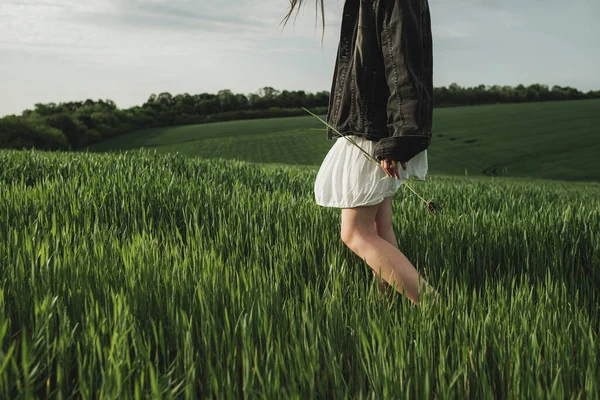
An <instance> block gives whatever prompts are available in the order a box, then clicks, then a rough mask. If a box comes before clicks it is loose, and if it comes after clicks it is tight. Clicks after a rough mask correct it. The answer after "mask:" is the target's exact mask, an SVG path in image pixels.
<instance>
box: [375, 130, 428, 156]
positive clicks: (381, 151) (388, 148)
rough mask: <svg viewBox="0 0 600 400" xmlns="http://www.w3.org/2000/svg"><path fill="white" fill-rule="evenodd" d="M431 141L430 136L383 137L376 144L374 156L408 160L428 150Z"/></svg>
mask: <svg viewBox="0 0 600 400" xmlns="http://www.w3.org/2000/svg"><path fill="white" fill-rule="evenodd" d="M430 143H431V138H430V137H428V136H422V135H414V136H390V137H387V138H383V139H381V140H380V141H379V142H377V145H376V146H375V150H374V154H373V157H375V158H376V159H377V160H378V161H380V160H383V159H388V160H394V161H400V162H408V161H409V160H410V159H411V158H413V157H414V156H416V155H417V154H419V153H420V152H422V151H424V150H426V149H427V148H428V147H429V144H430Z"/></svg>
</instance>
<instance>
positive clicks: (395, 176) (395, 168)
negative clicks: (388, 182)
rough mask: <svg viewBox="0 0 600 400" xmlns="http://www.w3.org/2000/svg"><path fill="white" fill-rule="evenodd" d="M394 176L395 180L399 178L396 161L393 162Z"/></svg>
mask: <svg viewBox="0 0 600 400" xmlns="http://www.w3.org/2000/svg"><path fill="white" fill-rule="evenodd" d="M391 164H392V175H393V177H394V178H397V177H398V164H397V163H396V161H392V163H391Z"/></svg>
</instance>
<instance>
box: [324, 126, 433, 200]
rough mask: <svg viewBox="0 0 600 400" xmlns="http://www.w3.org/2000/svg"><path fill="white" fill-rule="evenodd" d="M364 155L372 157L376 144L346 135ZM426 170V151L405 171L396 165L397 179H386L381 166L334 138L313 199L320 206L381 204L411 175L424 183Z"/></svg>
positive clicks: (342, 139) (416, 157)
mask: <svg viewBox="0 0 600 400" xmlns="http://www.w3.org/2000/svg"><path fill="white" fill-rule="evenodd" d="M349 137H350V138H351V139H354V141H355V142H356V143H357V144H358V145H359V146H360V147H361V148H362V149H363V150H365V151H366V152H367V153H368V154H371V155H372V154H373V151H374V149H375V145H376V144H377V143H376V142H374V141H372V140H368V139H365V138H363V137H359V136H354V135H353V136H349ZM427 169H428V161H427V150H424V151H422V152H421V153H419V154H417V155H416V156H414V157H413V158H411V159H410V160H409V161H408V162H407V163H406V171H405V170H403V169H402V167H401V166H400V163H398V172H399V175H400V179H395V178H390V177H388V176H387V175H386V174H385V172H384V171H383V169H382V168H381V166H379V165H378V164H375V163H373V162H372V161H369V160H368V159H367V157H366V156H365V155H364V154H363V153H362V152H361V151H360V149H358V148H356V146H354V145H353V144H352V143H350V142H349V141H348V140H347V139H344V138H342V137H340V138H337V139H335V143H334V144H333V146H332V147H331V149H330V150H329V152H328V153H327V155H326V156H325V159H324V160H323V163H322V164H321V168H320V169H319V172H318V173H317V178H316V179H315V187H314V190H315V200H316V203H317V204H318V205H320V206H323V207H338V208H353V207H360V206H371V205H375V204H379V203H381V202H382V201H383V200H384V199H385V198H386V197H390V196H394V194H395V193H396V191H397V190H398V189H399V188H400V186H402V182H403V181H405V180H408V178H409V177H410V176H414V177H415V178H416V179H418V180H425V177H426V175H427Z"/></svg>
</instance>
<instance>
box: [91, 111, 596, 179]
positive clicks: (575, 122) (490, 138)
mask: <svg viewBox="0 0 600 400" xmlns="http://www.w3.org/2000/svg"><path fill="white" fill-rule="evenodd" d="M599 126H600V100H583V101H565V102H551V103H525V104H508V105H506V104H505V105H488V106H472V107H459V108H442V109H438V110H436V111H435V115H434V136H433V141H432V145H431V147H430V149H429V150H428V151H429V163H430V173H432V174H441V175H465V174H467V175H496V176H518V177H532V178H544V179H559V180H581V181H598V180H600V128H599ZM323 128H324V126H323V125H322V124H321V123H320V122H319V121H318V120H317V119H315V118H314V117H311V116H306V117H292V118H279V119H265V120H250V121H233V122H220V123H212V124H203V125H190V126H179V127H168V128H159V129H149V130H142V131H137V132H132V133H130V134H127V135H123V136H119V137H115V138H113V139H109V140H106V141H103V142H100V143H97V144H95V145H93V146H91V147H89V148H88V150H89V151H92V152H105V151H111V152H112V151H122V150H131V149H138V148H146V149H151V150H152V149H155V150H156V151H157V152H161V153H164V152H179V153H181V154H183V155H185V156H190V157H203V158H215V157H219V158H226V159H236V160H244V161H251V162H256V163H276V164H294V165H309V166H318V165H319V164H320V163H321V161H322V160H323V158H324V156H325V154H326V153H327V151H328V150H329V148H330V147H331V145H332V144H333V142H332V141H328V140H327V139H326V134H325V132H324V130H323Z"/></svg>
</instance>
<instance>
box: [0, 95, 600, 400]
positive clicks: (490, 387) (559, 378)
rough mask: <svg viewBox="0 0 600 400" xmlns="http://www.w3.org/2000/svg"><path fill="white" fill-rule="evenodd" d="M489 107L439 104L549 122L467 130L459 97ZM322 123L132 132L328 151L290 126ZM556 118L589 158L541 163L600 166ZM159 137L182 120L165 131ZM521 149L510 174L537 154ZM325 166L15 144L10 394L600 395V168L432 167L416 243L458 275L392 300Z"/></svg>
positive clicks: (410, 222) (7, 318)
mask: <svg viewBox="0 0 600 400" xmlns="http://www.w3.org/2000/svg"><path fill="white" fill-rule="evenodd" d="M598 104H599V103H597V102H596V103H594V102H589V103H576V102H574V103H573V106H572V107H573V108H572V110H579V111H578V112H580V113H581V115H583V114H585V113H584V112H583V111H582V110H583V109H586V107H588V108H593V106H597V105H598ZM522 107H523V108H522V109H520V110H530V111H532V110H536V107H554V105H544V106H541V105H539V106H538V105H532V106H527V107H525V106H522ZM578 107H579V108H578ZM501 108H502V107H498V109H501ZM487 109H492V108H485V107H482V108H473V109H472V110H467V109H464V110H442V111H443V112H441V111H440V113H438V118H439V120H438V121H440V122H439V123H441V122H442V121H445V122H444V123H445V124H447V126H448V127H450V126H454V128H453V129H454V130H452V133H450V131H451V130H450V129H449V128H448V129H447V130H446V134H448V135H452V136H453V137H457V138H458V137H459V136H460V140H463V139H465V138H466V137H467V136H468V137H471V135H479V136H478V137H479V138H480V140H481V143H480V144H481V147H480V148H481V150H482V151H483V150H484V149H488V150H490V149H492V148H496V149H500V148H501V145H500V143H505V146H506V148H505V149H504V151H506V152H507V153H506V154H508V152H509V150H508V149H509V147H510V146H512V144H510V143H512V142H511V141H512V140H515V143H517V142H518V140H520V139H523V137H522V135H524V134H528V133H530V132H532V131H533V130H535V128H536V126H535V124H533V123H531V125H530V123H527V124H524V123H522V121H523V120H526V119H527V115H529V113H527V112H526V111H523V115H519V116H515V117H514V122H510V123H511V124H512V126H514V127H517V126H519V127H520V131H519V132H511V133H510V134H509V133H506V138H505V139H506V140H503V139H502V138H500V137H497V138H495V139H492V138H491V136H492V132H491V131H492V130H494V129H496V130H498V129H501V128H500V127H501V126H505V124H507V123H508V122H506V121H505V119H504V118H501V117H498V121H497V124H492V123H490V122H489V121H488V125H487V126H488V128H486V132H479V133H473V132H472V131H469V133H468V134H467V133H466V132H468V130H467V128H465V131H464V132H465V133H464V136H461V135H462V133H461V132H463V131H461V130H460V129H459V128H458V125H459V122H460V118H461V117H459V116H460V115H462V117H464V116H465V115H464V113H478V112H485V110H487ZM511 109H512V108H510V107H507V108H506V110H511ZM566 109H567V110H569V108H568V107H567V108H566ZM512 110H516V109H512ZM544 110H546V111H543V112H541V111H540V114H538V116H540V118H541V115H546V118H548V119H551V118H552V112H550V111H549V110H550V109H546V108H544ZM446 112H447V113H455V114H453V117H450V114H448V115H447V116H446V117H444V113H446ZM461 113H462V114H461ZM509 114H511V113H510V112H508V111H507V114H506V116H507V115H509ZM506 116H505V117H506ZM597 117H598V116H595V117H594V118H597ZM572 120H574V121H577V120H576V119H575V118H572ZM303 121H304V122H303ZM307 121H309V120H306V119H296V120H293V119H290V120H289V123H290V125H289V126H288V128H285V129H287V130H284V131H282V129H284V128H282V127H281V124H280V123H278V124H277V126H278V127H277V128H273V129H272V130H268V129H264V126H266V125H263V128H261V129H262V130H263V131H264V134H265V137H270V136H269V135H271V136H276V137H277V138H280V139H281V142H280V143H281V146H282V147H280V149H286V151H287V152H284V151H283V150H282V151H281V152H278V151H277V150H276V149H274V148H271V149H268V148H266V149H263V148H262V147H261V144H260V143H257V141H256V140H250V139H248V140H246V139H247V138H245V137H244V136H243V131H244V130H246V132H247V131H249V130H252V129H255V130H256V131H259V130H260V129H259V128H257V127H253V125H252V123H249V122H244V123H234V125H235V124H238V125H237V128H236V129H237V130H236V132H240V133H235V132H233V131H228V129H230V128H228V126H233V125H227V124H215V125H212V128H211V129H214V138H212V139H209V138H208V137H207V135H209V130H206V131H202V129H203V128H201V127H186V128H173V129H169V130H162V132H163V133H160V132H161V131H155V132H154V133H152V132H150V133H148V132H146V133H143V135H147V136H144V137H145V139H143V140H142V133H137V134H133V135H127V136H124V137H121V138H118V139H116V141H121V144H122V147H127V146H125V144H126V140H130V141H131V142H130V143H133V142H134V141H137V143H138V144H142V143H144V144H145V145H146V146H147V145H148V144H150V143H153V144H154V145H156V146H157V148H158V149H160V150H161V151H162V150H167V149H171V148H173V147H172V146H179V147H178V148H179V149H183V150H188V154H190V155H191V154H194V155H196V154H197V155H207V154H209V155H211V156H214V155H222V154H226V153H227V152H231V153H232V154H239V155H241V156H243V157H247V158H252V157H254V156H255V154H256V152H259V151H265V153H261V154H263V155H265V156H266V155H267V154H268V155H269V156H270V157H272V158H271V161H274V162H275V161H276V162H287V161H290V158H289V157H292V156H293V155H294V154H296V155H297V156H298V157H306V162H305V164H311V163H315V162H317V161H318V158H319V156H318V155H317V152H316V151H317V150H315V149H317V147H315V148H312V150H311V148H310V147H303V146H308V141H307V142H302V141H301V142H302V143H304V144H299V145H298V146H295V147H294V146H292V145H293V144H294V143H296V141H297V140H298V136H301V135H310V133H307V132H305V129H307V127H308V126H311V124H312V122H307ZM516 121H519V122H516ZM300 122H303V123H304V125H303V126H302V127H301V128H295V127H294V124H295V123H298V124H299V123H300ZM257 123H260V122H257ZM263 124H264V123H263ZM452 124H453V125H452ZM473 124H474V123H473ZM577 124H579V122H573V123H572V124H570V126H565V129H566V128H573V129H574V130H575V128H577V127H574V125H577ZM581 124H582V123H581ZM473 126H474V125H473ZM244 127H246V128H244ZM241 128H244V129H241ZM207 129H208V128H207ZM219 129H221V131H219ZM231 129H233V128H231ZM294 129H297V130H296V131H294ZM469 129H471V127H469ZM577 129H579V132H580V133H581V135H583V133H582V132H585V131H586V129H585V128H584V127H583V125H580V126H579V127H578V128H577ZM198 132H200V133H202V132H204V133H203V135H204V138H203V139H202V140H197V139H194V138H195V135H198ZM227 132H229V134H230V136H227ZM285 132H287V135H288V136H285V135H282V133H285ZM294 132H295V133H294ZM553 132H557V133H552V134H550V133H548V137H549V138H552V139H549V140H555V141H556V140H559V138H561V137H562V138H564V139H565V141H564V142H562V141H561V142H560V144H561V145H560V146H556V147H557V148H558V147H560V148H561V149H563V150H564V149H565V148H567V149H568V154H570V155H571V156H572V157H575V159H573V158H565V159H562V158H561V157H562V156H561V155H560V153H559V152H558V150H557V151H556V153H555V154H556V157H557V160H558V158H560V160H559V161H560V163H561V168H558V167H557V168H556V169H555V170H544V169H543V168H542V166H539V168H538V169H535V171H536V174H538V175H544V174H550V173H551V172H552V174H551V175H553V177H557V176H562V177H568V176H566V175H569V174H573V176H574V175H575V174H576V172H577V173H581V174H583V175H579V178H583V177H590V176H592V177H593V174H597V173H598V172H597V170H596V171H588V170H586V169H585V168H580V169H578V170H577V171H575V169H571V167H572V168H574V166H575V164H574V163H575V162H576V161H578V160H577V157H578V158H579V161H580V162H582V163H584V165H585V162H591V161H589V160H588V161H586V158H585V157H586V154H588V153H586V150H585V149H584V147H585V143H584V142H579V141H574V140H566V138H565V133H564V130H563V129H558V128H556V129H555V130H554V131H553ZM496 133H497V131H496ZM321 134H322V133H314V135H315V136H314V138H316V137H317V136H318V135H321ZM488 134H489V136H487V135H488ZM588 134H591V131H590V132H588ZM136 135H137V136H136ZM148 135H150V136H148ZM151 135H154V136H151ZM161 135H167V136H169V135H170V137H171V138H173V137H176V136H177V135H180V136H179V140H178V143H177V144H174V145H168V144H165V145H164V146H162V147H161V146H160V143H161V142H162V141H163V140H165V141H166V140H167V138H166V137H162V136H161ZM186 135H188V136H187V137H188V139H184V138H185V137H186ZM236 135H237V136H236ZM257 135H258V134H257ZM136 137H137V139H135V138H136ZM256 137H258V136H255V138H256ZM227 138H229V139H227ZM314 138H313V139H314ZM184 140H189V142H185V141H184ZM448 140H449V139H448ZM457 140H458V139H457ZM478 140H479V139H478ZM523 140H525V139H523ZM221 142H222V143H224V144H222V147H219V146H221V145H220V143H221ZM313 142H314V140H313V141H311V143H313ZM439 142H440V148H441V147H442V144H441V143H442V139H440V140H439ZM573 142H576V143H573ZM115 143H116V142H115ZM207 143H209V144H211V145H207ZM218 143H219V146H217V145H216V144H218ZM244 143H245V144H244ZM250 143H251V144H252V145H253V146H254V147H250V145H249V144H250ZM488 143H489V145H488ZM494 143H496V144H494ZM518 143H521V142H518ZM563 143H564V146H563V145H562V144H563ZM595 143H596V144H595V145H596V146H597V142H595ZM492 144H494V146H493V147H491V146H492ZM555 145H556V143H555ZM170 146H171V147H170ZM228 146H229V147H228ZM235 146H238V147H235ZM246 146H247V147H246ZM315 146H317V145H315ZM318 146H321V144H319V145H318ZM487 146H490V147H487ZM461 147H462V146H461ZM517 147H518V146H517V145H516V144H515V148H517ZM588 147H592V146H591V145H590V146H588ZM447 148H448V149H450V148H451V145H450V144H449V143H448V147H447ZM518 148H519V151H522V152H523V154H525V153H526V151H525V149H524V148H522V147H518ZM475 149H476V147H474V148H473V154H475V153H477V151H476V150H475ZM242 150H244V152H242ZM305 150H306V151H305ZM309 150H310V151H313V150H314V151H315V153H314V154H313V155H312V156H310V155H309V153H310V151H309ZM571 150H576V151H571ZM267 151H268V153H267ZM318 151H326V146H325V145H323V147H319V148H318ZM432 151H433V150H432ZM439 151H441V150H439ZM490 151H491V150H490ZM527 151H530V152H531V154H534V153H535V151H534V149H529V150H527ZM589 151H591V150H589ZM300 153H302V154H304V155H300ZM319 154H320V153H319ZM490 154H491V153H490ZM494 154H495V153H494ZM257 157H258V156H257ZM261 157H262V156H261ZM311 157H313V158H311ZM498 157H499V158H498V159H503V160H506V159H507V158H506V157H507V156H506V155H498ZM523 157H524V159H526V158H527V157H525V156H523ZM539 157H541V156H539ZM431 159H432V162H434V160H435V159H436V158H435V157H433V156H432V157H431ZM298 160H299V158H297V159H294V161H295V162H297V161H298ZM255 161H257V160H255ZM483 161H484V160H483V157H482V156H481V157H480V158H478V159H477V160H476V161H474V160H471V161H470V162H478V163H483ZM489 161H490V163H495V162H496V160H495V159H490V160H489ZM441 162H442V161H440V163H441ZM443 162H444V163H446V161H443ZM519 162H525V161H519V160H518V159H517V160H515V161H514V163H511V164H510V166H511V168H510V169H509V171H510V172H511V173H513V172H514V173H515V174H518V173H524V172H525V171H526V170H525V169H519V168H520V167H519V165H521V164H519ZM557 162H558V161H557ZM569 162H572V163H573V164H569ZM444 165H447V166H448V171H450V172H451V169H450V166H452V165H456V170H457V172H460V171H458V170H459V169H460V168H459V163H458V161H457V162H456V164H452V163H451V162H450V161H447V164H444ZM482 165H483V164H482ZM527 165H528V168H531V166H532V165H533V163H532V161H531V160H527ZM590 165H591V164H590ZM569 166H571V167H569ZM513 167H514V168H513ZM437 168H440V170H441V169H443V168H442V167H441V164H440V166H439V167H437ZM444 168H445V167H444ZM546 168H548V167H547V166H546ZM469 171H471V170H469ZM528 171H534V170H532V169H529V170H528ZM469 173H470V172H469ZM315 174H316V168H313V167H297V166H285V165H256V164H250V163H246V162H241V161H235V162H227V161H225V160H222V159H212V160H208V159H201V158H186V157H184V156H182V155H177V154H159V153H154V152H152V153H151V152H148V151H146V150H143V151H134V152H131V153H125V154H120V155H117V154H100V153H98V154H96V153H89V154H84V153H42V152H35V151H33V152H26V151H23V152H18V151H0V185H1V187H0V238H1V240H0V277H1V280H0V397H1V398H15V397H19V398H32V397H53V398H54V397H55V398H91V397H95V398H106V399H115V398H176V397H177V398H187V399H195V398H197V397H198V396H206V397H209V398H242V397H243V398H296V399H310V398H363V399H367V398H368V399H380V398H395V399H396V398H398V399H401V398H407V399H410V398H419V399H423V398H473V399H482V398H484V399H487V398H514V399H521V398H560V399H562V398H598V397H599V396H600V384H599V382H600V366H599V365H600V360H599V358H600V357H599V352H600V342H599V333H600V303H599V300H600V293H599V292H598V290H599V288H600V270H599V268H598V267H599V266H600V236H599V235H600V185H598V184H594V183H565V182H559V181H556V182H553V181H543V180H529V179H504V178H502V179H498V178H489V177H479V178H478V177H469V178H465V177H451V176H437V175H434V176H431V177H429V178H428V180H427V181H426V182H418V183H415V184H414V188H415V189H416V190H418V191H419V192H421V193H423V194H424V195H425V196H426V197H428V198H434V199H435V200H436V201H438V202H439V203H441V204H442V205H443V208H442V210H441V211H439V212H438V213H437V214H436V215H435V216H434V215H431V214H429V213H428V212H427V211H426V210H425V208H424V207H423V205H422V204H421V203H419V202H418V200H417V199H416V198H415V197H414V196H413V195H411V194H410V192H408V191H406V190H404V189H403V188H401V190H400V191H399V193H398V194H397V198H396V200H395V203H394V208H395V209H394V213H395V220H394V227H395V230H396V234H397V236H398V240H399V244H400V248H401V249H402V250H403V251H404V252H405V254H406V255H407V256H408V257H409V258H410V259H411V260H413V262H414V263H415V265H416V267H417V269H418V270H419V271H420V272H421V273H423V275H424V276H425V278H426V279H427V280H428V281H429V282H430V283H432V284H433V285H434V286H435V287H436V288H438V290H439V291H440V293H441V295H442V301H441V302H440V303H438V304H436V303H428V302H426V303H424V304H423V306H422V307H413V306H412V305H411V304H410V302H409V301H408V300H406V299H404V298H403V297H401V296H398V295H396V296H395V298H394V300H395V302H394V303H393V304H389V303H388V302H386V301H384V300H382V299H380V298H379V292H378V287H377V284H376V281H375V279H374V277H373V275H372V273H371V271H370V269H369V267H368V266H367V265H366V264H365V263H363V262H362V261H361V260H360V259H358V257H356V256H354V255H353V254H351V253H350V252H349V250H348V249H347V248H346V247H345V246H344V245H343V244H342V242H341V241H340V239H339V210H334V209H323V208H320V207H318V206H317V205H315V203H314V201H313V197H312V196H313V193H312V184H313V181H314V178H315ZM565 174H566V175H565ZM585 174H588V175H585Z"/></svg>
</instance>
